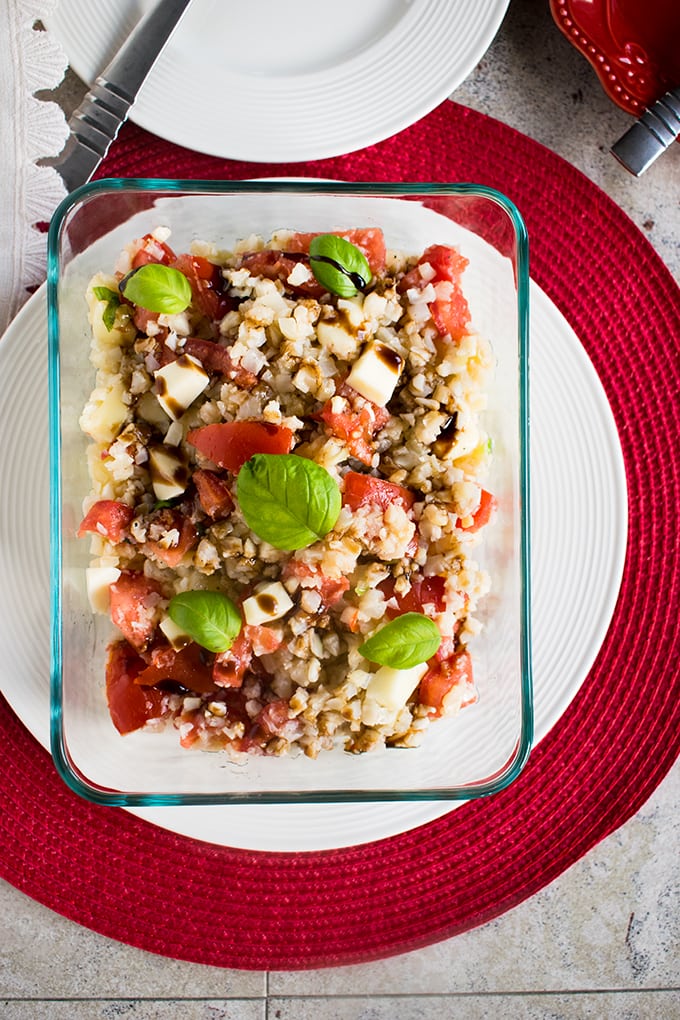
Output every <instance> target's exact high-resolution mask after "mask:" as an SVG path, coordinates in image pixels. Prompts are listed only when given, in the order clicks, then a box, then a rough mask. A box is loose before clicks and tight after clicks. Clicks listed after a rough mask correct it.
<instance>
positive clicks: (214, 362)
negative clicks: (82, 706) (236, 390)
mask: <svg viewBox="0 0 680 1020" xmlns="http://www.w3.org/2000/svg"><path fill="white" fill-rule="evenodd" d="M179 353H182V354H191V356H192V357H194V358H198V360H199V361H200V362H201V364H202V365H203V368H204V369H205V370H206V372H216V373H217V374H218V375H223V376H224V377H225V378H226V379H231V380H232V381H233V382H235V383H236V384H237V386H242V387H243V388H244V389H246V390H249V389H252V387H253V386H255V385H256V384H257V376H256V375H255V373H254V372H250V371H249V370H248V369H247V368H243V367H242V366H241V365H239V364H238V363H235V362H234V361H233V359H232V357H231V354H230V353H229V348H228V347H223V346H222V344H220V343H218V342H217V341H216V340H201V339H199V338H198V337H195V336H189V337H187V338H186V340H185V341H184V344H183V345H182V347H180V348H179V351H178V352H177V354H179ZM177 354H176V355H175V357H177Z"/></svg>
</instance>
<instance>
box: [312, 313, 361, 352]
mask: <svg viewBox="0 0 680 1020" xmlns="http://www.w3.org/2000/svg"><path fill="white" fill-rule="evenodd" d="M316 335H317V338H318V340H319V343H320V344H321V346H322V347H324V348H325V349H326V350H327V351H330V353H331V354H334V355H335V357H336V358H340V359H341V360H342V361H349V360H350V358H353V357H354V355H355V353H356V351H357V347H358V345H359V341H358V340H357V338H356V334H355V333H353V332H352V331H351V330H349V329H347V328H346V326H345V325H344V324H343V323H342V322H340V321H339V320H333V319H328V320H325V319H322V320H321V322H319V323H317V326H316Z"/></svg>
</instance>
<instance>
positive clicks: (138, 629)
mask: <svg viewBox="0 0 680 1020" xmlns="http://www.w3.org/2000/svg"><path fill="white" fill-rule="evenodd" d="M160 601H161V590H160V587H159V585H158V584H156V582H155V581H151V580H150V579H149V578H148V577H145V576H144V574H140V573H136V572H134V571H129V570H124V571H123V572H122V574H121V575H120V577H119V578H118V580H117V581H114V582H113V584H112V585H110V586H109V602H110V607H111V620H112V621H113V623H114V624H115V625H116V627H118V629H119V630H120V631H121V633H122V634H123V635H124V636H125V637H126V638H127V640H128V641H129V642H130V644H131V645H132V646H133V648H136V649H137V650H138V651H144V649H145V648H146V647H147V645H148V644H149V642H150V641H151V638H152V637H153V635H154V631H155V629H156V610H157V608H158V603H159V602H160Z"/></svg>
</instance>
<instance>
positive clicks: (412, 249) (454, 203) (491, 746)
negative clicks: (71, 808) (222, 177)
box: [48, 179, 533, 806]
mask: <svg viewBox="0 0 680 1020" xmlns="http://www.w3.org/2000/svg"><path fill="white" fill-rule="evenodd" d="M159 226H162V227H167V228H169V229H170V230H171V232H172V233H171V239H172V244H173V247H174V249H175V250H176V251H184V250H187V249H188V247H189V245H190V244H191V243H192V242H194V241H196V240H203V241H209V242H214V243H216V244H217V245H218V246H219V247H220V248H225V249H228V248H229V247H230V246H231V245H233V244H234V243H235V242H236V241H237V240H238V239H240V238H243V237H247V236H249V235H251V234H259V235H262V236H264V237H268V236H270V235H271V233H272V232H273V231H276V230H279V229H281V228H286V229H291V230H295V231H315V232H320V231H321V232H325V231H329V232H330V231H333V230H337V229H349V228H350V227H356V226H361V227H380V228H382V230H383V231H384V234H385V238H386V242H387V245H388V248H390V249H398V250H403V251H406V252H409V253H413V254H414V255H417V254H418V253H420V252H422V251H423V250H424V249H425V248H426V247H428V246H429V245H432V244H434V243H437V244H446V245H455V246H457V247H458V248H459V250H460V251H461V253H462V254H463V255H464V256H465V257H466V258H467V259H469V266H468V268H467V269H466V271H465V274H464V278H463V286H464V290H465V293H466V296H467V298H468V301H469V305H470V309H471V312H472V317H473V323H474V326H475V328H476V330H477V331H478V332H479V333H480V334H482V335H483V336H485V337H487V338H488V340H489V341H490V343H491V345H492V349H493V354H494V358H495V362H496V365H495V372H494V375H493V380H492V383H491V387H490V391H489V394H488V403H487V407H486V409H485V410H484V411H483V421H484V428H485V430H486V432H487V433H488V434H489V435H490V436H491V437H492V439H493V457H492V459H491V464H490V469H489V470H490V473H489V477H488V480H487V481H488V487H489V488H490V489H491V490H492V491H493V493H494V494H495V496H496V499H497V502H498V512H497V515H496V519H495V521H494V523H493V525H492V526H490V527H489V528H488V529H486V533H485V536H484V541H483V543H482V544H481V545H480V546H478V548H477V549H476V550H475V556H476V558H478V559H479V561H480V563H481V565H482V567H483V568H484V569H485V570H486V571H488V573H489V575H490V577H491V579H492V587H491V592H490V594H489V595H488V596H487V597H486V600H485V601H484V603H483V605H482V610H481V612H480V613H479V614H478V615H479V616H480V619H481V621H482V623H483V629H482V630H481V633H480V634H479V635H478V637H476V638H475V639H474V640H473V642H472V644H471V646H470V647H471V652H472V656H473V661H474V668H475V685H476V688H477V692H478V701H477V703H476V704H474V705H472V706H470V707H467V708H465V709H464V710H463V711H461V712H460V713H459V714H458V715H457V716H455V717H454V718H450V719H449V718H446V719H442V720H439V721H438V722H437V723H436V724H435V725H432V726H430V727H429V729H428V731H427V733H426V737H425V740H424V741H423V743H422V745H421V746H420V747H417V748H394V747H390V748H387V749H383V750H380V751H376V752H369V753H365V754H348V753H346V752H345V751H343V750H342V749H341V748H338V749H336V750H333V751H328V752H323V753H322V754H320V755H319V757H318V758H316V759H311V758H308V757H306V756H304V755H298V756H295V757H293V756H291V757H286V756H283V757H276V756H274V757H270V756H255V755H253V756H248V758H247V760H246V761H245V762H243V763H239V764H235V763H233V762H232V761H230V760H229V759H228V758H227V757H225V756H224V754H222V753H220V752H205V751H195V750H191V749H189V750H187V749H183V748H182V747H181V746H180V745H179V742H178V739H177V732H176V730H174V729H173V728H172V727H169V728H167V729H166V730H164V731H162V732H160V733H156V732H154V733H150V732H148V731H146V730H139V731H136V732H133V733H129V734H126V735H124V736H121V735H120V734H119V733H118V732H117V731H116V729H115V728H114V726H113V725H112V722H111V719H110V715H109V711H108V709H107V704H106V697H105V688H104V677H105V663H106V648H107V644H108V642H109V641H110V640H111V638H112V635H113V633H114V627H113V625H112V624H111V623H110V621H109V619H108V617H107V616H105V615H98V614H94V613H93V612H92V610H91V607H90V603H89V601H88V594H87V590H86V580H85V578H86V574H85V571H86V567H87V565H88V562H89V552H88V543H87V541H83V539H82V538H81V539H79V538H77V536H76V531H77V529H78V525H79V522H80V520H81V519H82V515H83V501H84V499H85V498H86V497H87V495H88V493H89V491H90V480H89V477H88V469H87V459H86V448H87V445H88V439H87V437H86V436H85V435H84V434H83V432H82V431H81V429H80V427H79V418H80V415H81V412H82V409H83V407H84V405H85V403H86V402H87V400H88V397H89V395H90V392H91V390H92V388H93V384H94V374H95V373H94V369H93V367H92V365H91V363H90V360H89V353H90V341H91V327H90V325H89V322H88V309H87V304H86V301H85V292H86V289H87V285H88V282H89V281H90V279H91V277H92V276H93V275H94V274H95V273H96V272H98V271H102V270H104V271H106V272H111V271H112V269H113V267H114V266H115V265H116V261H117V259H118V256H119V253H120V251H121V249H122V248H123V247H124V246H125V245H126V244H128V243H129V242H130V241H131V240H133V239H134V238H138V237H141V236H143V235H145V234H147V233H149V232H150V231H152V230H154V229H156V228H157V227H159ZM528 302H529V275H528V242H527V235H526V230H525V227H524V224H523V221H522V219H521V216H520V214H519V212H518V211H517V209H516V208H515V207H514V205H513V204H512V203H511V202H510V201H509V200H508V199H507V198H505V197H504V196H503V195H501V194H500V193H498V192H496V191H494V190H493V189H490V188H487V187H483V186H479V185H474V184H366V183H362V184H346V183H326V182H316V181H311V180H305V181H298V180H296V181H279V180H277V181H247V182H218V181H197V182H193V181H170V180H150V179H144V180H129V179H128V180H119V179H115V180H101V181H97V182H94V183H91V184H89V185H86V186H85V187H83V188H80V189H78V190H77V191H76V192H74V193H73V194H72V195H70V196H69V197H68V198H67V199H66V200H65V201H64V202H63V203H62V205H61V206H60V207H59V209H58V210H57V212H56V213H55V215H54V217H53V220H52V223H51V225H50V231H49V252H48V316H49V380H50V452H51V528H52V530H51V561H52V562H51V570H52V670H51V742H52V754H53V758H54V761H55V764H56V767H57V769H58V771H59V772H60V774H61V775H62V777H63V778H64V780H65V781H66V783H67V784H68V785H69V786H70V787H71V788H72V789H73V790H75V791H76V792H77V793H79V794H81V795H82V796H84V797H86V798H88V799H89V800H91V801H94V802H97V803H101V804H111V805H126V806H133V805H150V806H158V805H165V804H167V805H177V804H220V803H224V804H227V803H265V802H295V803H300V802H312V801H317V802H323V801H357V802H359V801H386V800H414V799H425V800H434V801H436V800H460V799H469V798H473V797H477V796H481V795H485V794H490V793H493V792H495V791H498V790H500V789H502V788H504V787H505V786H507V785H508V784H509V783H510V782H511V781H512V780H513V779H514V778H515V777H516V776H517V775H518V774H519V773H520V771H521V769H522V768H523V766H524V764H525V762H526V760H527V757H528V754H529V750H530V746H531V741H532V731H533V714H532V684H531V633H530V585H529V580H530V579H529V442H528V431H529V396H528V377H529V351H528V343H529V335H528V315H529V307H528ZM485 484H487V483H486V482H485Z"/></svg>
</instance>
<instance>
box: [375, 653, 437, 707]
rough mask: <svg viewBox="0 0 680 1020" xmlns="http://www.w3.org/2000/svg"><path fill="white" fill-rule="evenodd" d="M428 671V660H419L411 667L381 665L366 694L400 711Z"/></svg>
mask: <svg viewBox="0 0 680 1020" xmlns="http://www.w3.org/2000/svg"><path fill="white" fill-rule="evenodd" d="M426 672H427V663H426V662H419V663H418V665H417V666H411V668H410V669H393V668H392V666H381V667H380V669H379V670H378V672H377V673H374V674H373V676H372V677H371V679H370V680H369V682H368V687H367V688H366V694H367V695H369V696H370V697H371V698H373V700H374V701H377V702H378V704H379V705H382V706H383V708H387V709H389V711H391V712H398V711H399V709H401V708H403V707H404V705H405V704H406V702H407V701H408V699H409V697H410V696H411V694H413V692H414V690H415V689H416V687H417V686H418V684H419V683H420V681H421V680H422V678H423V677H424V676H425V673H426Z"/></svg>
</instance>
